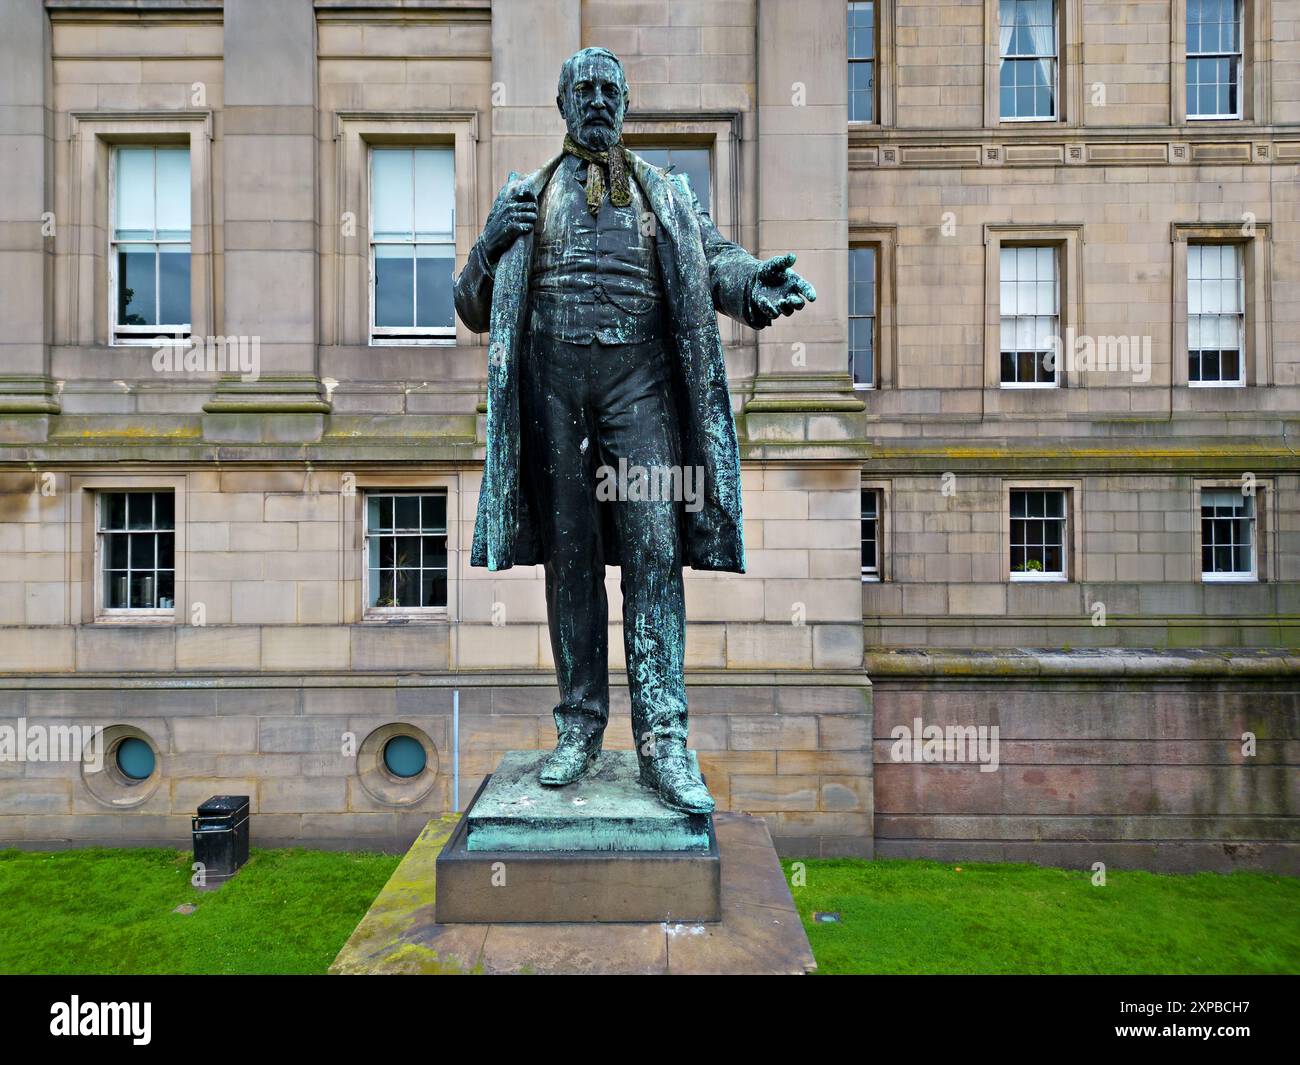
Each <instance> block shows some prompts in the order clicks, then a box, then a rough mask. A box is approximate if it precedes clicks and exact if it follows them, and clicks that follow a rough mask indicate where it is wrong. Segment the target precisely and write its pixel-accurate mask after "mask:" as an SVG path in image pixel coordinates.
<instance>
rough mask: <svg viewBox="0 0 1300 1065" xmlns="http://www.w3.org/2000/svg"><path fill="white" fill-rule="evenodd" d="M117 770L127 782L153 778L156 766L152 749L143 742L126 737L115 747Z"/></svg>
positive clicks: (156, 760) (156, 762) (132, 737)
mask: <svg viewBox="0 0 1300 1065" xmlns="http://www.w3.org/2000/svg"><path fill="white" fill-rule="evenodd" d="M116 757H117V768H118V769H119V770H121V772H122V776H124V777H126V779H127V780H134V781H136V782H139V781H142V780H148V779H149V778H150V777H151V776H153V767H154V766H155V765H157V764H158V759H157V758H155V757H154V753H153V748H152V747H150V746H149V744H147V743H145V741H144V740H140V739H136V738H135V737H134V736H128V737H127V738H126V739H124V740H123V741H122V742H121V743H119V744H118V745H117V753H116Z"/></svg>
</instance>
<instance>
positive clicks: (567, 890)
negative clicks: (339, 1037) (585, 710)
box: [436, 751, 722, 924]
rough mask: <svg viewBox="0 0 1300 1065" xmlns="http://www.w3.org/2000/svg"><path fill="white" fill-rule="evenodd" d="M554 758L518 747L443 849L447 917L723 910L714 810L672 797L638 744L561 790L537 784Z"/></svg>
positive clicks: (665, 917)
mask: <svg viewBox="0 0 1300 1065" xmlns="http://www.w3.org/2000/svg"><path fill="white" fill-rule="evenodd" d="M546 757H547V752H546V751H510V752H508V753H507V754H506V755H505V756H504V757H503V758H502V759H501V762H500V764H499V765H498V766H497V770H496V772H495V773H493V774H492V775H491V776H489V777H487V778H486V779H485V780H484V781H483V784H482V786H481V787H480V788H479V790H478V793H477V794H476V795H475V796H474V801H473V802H472V803H471V804H470V808H469V810H468V811H467V812H466V813H465V815H464V817H463V818H462V820H461V822H460V824H459V825H458V826H457V827H456V830H455V831H454V832H453V833H452V835H451V838H450V839H449V840H448V841H447V845H446V846H445V847H444V848H443V850H442V853H441V854H439V855H438V860H437V873H438V884H439V890H438V898H437V902H436V914H437V920H438V921H439V923H442V924H454V923H466V922H468V923H478V924H497V923H521V922H522V923H554V922H572V921H594V922H604V923H610V922H621V921H693V922H701V921H704V922H707V921H717V920H719V919H720V918H721V915H722V903H721V887H720V873H719V860H718V845H717V840H716V839H715V837H714V832H713V818H712V817H711V816H708V815H701V814H687V813H683V812H682V811H680V810H674V809H672V808H671V807H669V806H666V805H664V803H663V802H662V801H660V799H659V797H658V795H656V794H655V793H654V792H653V791H651V790H650V789H649V788H645V787H642V786H641V785H640V784H639V783H638V781H637V759H636V755H635V754H634V753H633V752H631V751H607V752H605V753H603V754H601V755H600V757H599V759H598V760H597V762H596V764H595V765H594V766H593V767H592V769H591V770H590V771H589V772H588V773H587V774H586V775H585V776H583V777H582V779H581V780H578V781H576V782H575V783H573V784H570V785H568V786H567V787H563V788H547V787H543V786H542V785H541V784H540V783H539V781H538V773H539V771H540V769H541V764H542V762H543V761H544V760H545V758H546ZM692 757H694V753H693V752H692Z"/></svg>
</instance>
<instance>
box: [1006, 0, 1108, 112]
mask: <svg viewBox="0 0 1300 1065" xmlns="http://www.w3.org/2000/svg"><path fill="white" fill-rule="evenodd" d="M1053 10H1054V12H1055V21H1056V100H1055V105H1056V117H1055V118H1052V119H1047V118H1034V119H1028V118H1022V119H1005V120H1004V119H1003V118H1002V117H1001V115H1002V100H1001V85H1002V71H1001V61H1002V56H1001V52H1002V48H1001V38H1000V35H1001V14H1000V0H984V128H985V129H988V130H996V129H998V128H999V127H1021V126H1024V125H1025V124H1026V123H1028V124H1030V126H1031V127H1032V125H1033V124H1034V123H1037V124H1039V125H1050V124H1052V123H1055V124H1056V125H1058V126H1078V125H1081V124H1082V123H1083V114H1084V107H1083V103H1084V98H1083V86H1084V78H1083V67H1082V55H1083V37H1082V27H1083V0H1055V3H1054V5H1053Z"/></svg>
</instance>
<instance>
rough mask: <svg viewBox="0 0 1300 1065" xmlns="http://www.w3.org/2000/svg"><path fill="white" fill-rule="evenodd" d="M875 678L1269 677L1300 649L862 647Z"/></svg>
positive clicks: (1295, 662)
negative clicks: (954, 649)
mask: <svg viewBox="0 0 1300 1065" xmlns="http://www.w3.org/2000/svg"><path fill="white" fill-rule="evenodd" d="M864 662H865V665H866V667H867V674H868V675H869V676H871V677H874V678H876V679H877V681H879V680H881V679H883V678H890V679H897V678H904V677H906V678H909V679H912V678H916V679H933V680H1014V679H1046V678H1055V677H1059V678H1062V679H1070V680H1079V679H1089V678H1092V679H1097V680H1102V681H1106V682H1114V681H1115V680H1117V679H1133V680H1175V681H1194V680H1218V679H1231V680H1233V681H1240V680H1275V679H1280V678H1292V677H1297V676H1300V651H1288V650H1276V651H1273V650H1269V651H1259V652H1242V653H1234V652H1232V651H1161V650H1150V651H1147V650H1123V651H1120V650H1114V651H1112V650H1097V651H1068V652H1067V651H1052V650H1042V651H1039V650H1029V649H1026V650H1014V651H989V652H984V653H980V652H970V651H929V650H900V651H868V652H867V653H866V655H865V656H864Z"/></svg>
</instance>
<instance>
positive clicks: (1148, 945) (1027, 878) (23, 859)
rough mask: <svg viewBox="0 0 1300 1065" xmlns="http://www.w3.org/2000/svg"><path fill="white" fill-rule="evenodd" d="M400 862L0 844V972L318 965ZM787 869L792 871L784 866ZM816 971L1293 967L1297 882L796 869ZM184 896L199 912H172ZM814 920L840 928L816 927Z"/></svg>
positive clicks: (1299, 927)
mask: <svg viewBox="0 0 1300 1065" xmlns="http://www.w3.org/2000/svg"><path fill="white" fill-rule="evenodd" d="M398 861H399V859H398V857H397V856H395V855H384V854H348V853H333V852H324V851H305V850H262V851H254V853H253V857H252V859H251V860H250V861H249V863H248V864H247V865H246V866H245V867H244V868H243V869H242V870H241V871H240V874H239V876H237V877H236V878H235V879H234V880H232V881H231V882H230V883H228V884H226V885H225V886H224V887H222V888H221V889H220V890H219V891H215V892H206V893H205V892H200V891H197V890H195V889H194V888H192V887H190V884H189V878H190V867H189V863H190V857H189V855H188V854H185V853H183V852H177V851H168V850H105V849H91V850H75V851H61V852H56V853H32V852H24V851H13V850H10V851H2V852H0V973H323V972H324V971H325V970H326V968H328V966H329V963H330V962H331V961H333V960H334V956H335V954H337V953H338V951H339V948H340V947H342V946H343V943H344V941H345V940H346V939H347V938H348V936H349V935H351V933H352V930H353V929H354V928H355V927H356V925H357V922H359V921H360V920H361V918H362V916H363V915H364V914H365V912H366V910H367V909H368V908H369V906H370V904H371V903H372V902H373V901H374V898H375V896H376V895H377V894H378V893H379V890H380V888H382V887H383V885H384V884H385V882H387V880H388V878H389V876H390V875H391V874H392V872H393V870H394V869H395V868H396V866H397V863H398ZM784 864H785V868H786V871H787V873H789V872H791V867H792V865H793V863H792V862H790V861H786V862H785V863H784ZM803 866H804V877H805V883H804V886H799V885H798V884H797V883H796V884H795V886H794V900H795V904H796V905H797V906H798V907H799V912H800V914H801V915H802V916H803V919H804V924H805V927H807V929H808V936H809V939H810V940H811V941H812V947H813V952H814V953H815V954H816V955H817V963H818V970H819V972H822V973H1296V972H1300V879H1291V878H1288V877H1278V876H1264V875H1261V874H1255V873H1234V874H1232V875H1231V876H1220V875H1217V874H1213V873H1200V874H1197V875H1195V876H1160V875H1156V874H1153V873H1139V872H1115V871H1112V872H1110V873H1109V874H1108V876H1107V883H1106V886H1105V887H1093V886H1092V882H1091V874H1089V873H1087V872H1078V871H1070V870H1062V869H1042V868H1039V867H1037V866H1032V865H988V864H973V865H966V864H963V865H962V866H961V867H960V868H961V872H957V871H956V870H957V866H954V865H947V864H941V863H938V862H915V861H876V862H863V861H854V860H849V859H844V860H807V861H805V862H803ZM182 903H192V904H194V905H195V906H196V907H197V909H196V910H195V912H194V913H193V914H190V915H183V914H178V913H174V912H172V911H173V910H175V908H176V907H177V906H179V905H181V904H182ZM817 910H829V911H839V913H840V914H841V917H842V921H841V923H839V924H820V923H813V921H812V915H813V912H814V911H817Z"/></svg>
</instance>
